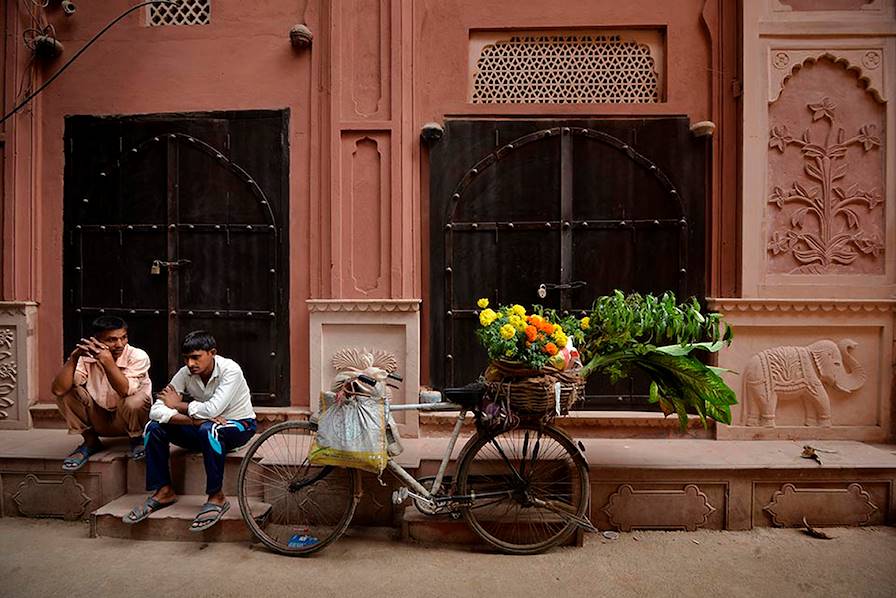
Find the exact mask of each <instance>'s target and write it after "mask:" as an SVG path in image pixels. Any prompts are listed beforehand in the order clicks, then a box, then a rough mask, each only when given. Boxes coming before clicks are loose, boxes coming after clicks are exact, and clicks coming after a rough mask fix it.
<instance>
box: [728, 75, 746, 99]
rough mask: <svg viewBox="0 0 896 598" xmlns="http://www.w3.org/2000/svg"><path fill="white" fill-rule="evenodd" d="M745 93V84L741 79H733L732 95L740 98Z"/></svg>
mask: <svg viewBox="0 0 896 598" xmlns="http://www.w3.org/2000/svg"><path fill="white" fill-rule="evenodd" d="M743 94H744V84H743V82H742V81H741V80H740V79H733V80H732V81H731V97H734V98H739V97H740V96H742V95H743Z"/></svg>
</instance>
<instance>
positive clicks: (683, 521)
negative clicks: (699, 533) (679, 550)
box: [603, 484, 716, 532]
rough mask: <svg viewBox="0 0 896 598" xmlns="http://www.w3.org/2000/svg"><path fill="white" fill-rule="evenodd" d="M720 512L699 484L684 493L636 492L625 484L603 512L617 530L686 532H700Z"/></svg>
mask: <svg viewBox="0 0 896 598" xmlns="http://www.w3.org/2000/svg"><path fill="white" fill-rule="evenodd" d="M715 510H716V508H715V507H713V506H712V505H711V504H709V499H708V498H707V496H706V494H704V493H703V492H701V491H700V488H698V487H697V486H696V485H695V484H688V485H687V486H685V487H684V488H683V489H682V490H635V489H634V488H633V487H632V486H631V485H629V484H623V485H622V486H620V487H619V489H618V490H617V491H616V492H615V493H614V494H612V495H610V498H609V500H608V502H607V505H606V506H605V507H604V508H603V511H604V513H606V514H607V516H608V517H609V518H610V523H611V524H613V525H614V526H615V527H616V528H617V529H619V530H621V531H624V532H629V531H631V530H632V529H636V528H640V529H686V530H688V531H691V532H693V531H696V530H697V528H699V527H702V526H703V525H705V524H706V520H707V518H708V517H709V516H710V515H711V514H712V513H714V512H715Z"/></svg>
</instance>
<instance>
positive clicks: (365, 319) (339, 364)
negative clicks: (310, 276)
mask: <svg viewBox="0 0 896 598" xmlns="http://www.w3.org/2000/svg"><path fill="white" fill-rule="evenodd" d="M307 303H308V308H309V311H310V323H309V329H310V334H309V354H310V361H311V384H310V388H309V397H310V403H311V404H310V408H311V411H312V413H314V412H317V411H318V409H319V407H320V391H321V390H322V389H329V388H330V387H331V384H332V383H333V377H334V375H337V372H340V371H342V372H344V371H350V370H351V369H356V370H357V369H364V368H366V367H367V365H366V364H368V363H370V364H371V365H373V366H374V367H378V368H380V369H383V370H387V371H397V372H398V373H400V374H401V375H402V376H403V377H404V381H403V382H402V383H401V384H400V389H397V390H392V391H391V396H392V402H393V403H394V404H402V403H416V402H418V400H417V395H418V392H419V388H420V387H419V383H420V355H419V354H420V352H419V351H418V350H417V347H419V344H420V311H419V310H420V300H419V299H393V300H384V301H377V300H371V299H359V300H348V299H312V300H309V301H308V302H307ZM358 347H366V348H362V349H358ZM359 366H364V367H363V368H362V367H359ZM393 415H394V418H395V420H396V422H397V423H398V427H399V430H400V432H401V436H402V437H415V436H416V435H417V430H418V420H417V414H416V413H415V412H397V413H394V414H393Z"/></svg>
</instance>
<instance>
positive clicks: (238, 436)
mask: <svg viewBox="0 0 896 598" xmlns="http://www.w3.org/2000/svg"><path fill="white" fill-rule="evenodd" d="M182 352H183V358H184V362H185V363H186V366H185V367H182V368H181V369H180V370H179V371H178V372H177V373H176V374H175V375H174V377H173V378H172V379H171V383H170V384H169V385H168V386H166V387H165V389H164V390H162V392H160V393H158V395H157V396H156V401H155V403H153V406H152V409H151V410H150V414H149V417H150V420H151V421H150V422H149V424H147V426H146V433H145V435H144V441H145V444H146V489H147V490H150V491H152V492H153V494H152V496H150V497H149V498H147V499H146V500H145V501H144V503H143V504H142V505H139V506H137V507H134V508H133V509H132V510H131V512H130V513H128V514H127V515H125V516H124V517H123V518H122V521H124V522H125V523H137V522H138V521H143V520H144V519H146V518H147V517H148V516H149V514H150V513H152V512H153V511H157V510H159V509H162V508H165V507H167V506H169V505H173V504H174V503H175V502H177V495H176V494H175V492H174V489H173V488H172V487H171V472H170V470H169V466H168V456H169V448H170V443H174V444H176V445H177V446H180V447H183V448H185V449H188V450H192V451H202V456H203V460H204V464H205V478H206V484H205V486H206V493H207V494H208V502H206V503H205V504H204V505H202V508H201V509H200V510H199V513H198V514H197V515H196V518H195V519H194V520H193V523H192V524H191V525H190V530H191V531H197V532H198V531H202V530H204V529H208V528H209V527H211V526H212V525H214V524H215V523H217V522H218V521H219V520H220V519H221V516H223V515H224V513H226V512H227V510H228V509H229V508H230V503H229V502H228V501H227V499H226V498H225V496H224V492H223V490H222V489H223V485H224V463H225V455H226V454H227V452H228V451H231V450H233V449H235V448H238V447H240V446H242V445H244V444H246V443H247V442H248V441H249V440H250V439H251V438H252V436H253V434H255V411H254V410H253V409H252V401H251V395H250V393H249V386H248V385H247V384H246V379H245V378H244V377H243V370H242V369H240V366H239V365H237V363H236V362H235V361H232V360H230V359H226V358H224V357H221V356H220V355H218V354H217V346H216V344H215V339H214V337H212V335H211V334H209V333H208V332H206V331H204V330H196V331H194V332H191V333H190V334H188V335H187V336H186V338H185V339H184V342H183V347H182Z"/></svg>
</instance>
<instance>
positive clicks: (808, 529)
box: [802, 517, 834, 540]
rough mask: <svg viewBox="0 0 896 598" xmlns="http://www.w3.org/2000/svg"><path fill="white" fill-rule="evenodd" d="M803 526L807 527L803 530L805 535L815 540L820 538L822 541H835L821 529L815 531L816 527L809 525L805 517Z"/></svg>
mask: <svg viewBox="0 0 896 598" xmlns="http://www.w3.org/2000/svg"><path fill="white" fill-rule="evenodd" d="M803 525H804V526H805V527H804V528H803V530H802V531H803V533H805V534H807V535H809V536H812V537H813V538H819V539H821V540H833V539H834V536H829V535H828V534H826V533H824V532H823V531H821V530H820V529H815V528H814V527H812V526H811V525H809V523H808V522H807V521H806V518H805V517H803Z"/></svg>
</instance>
